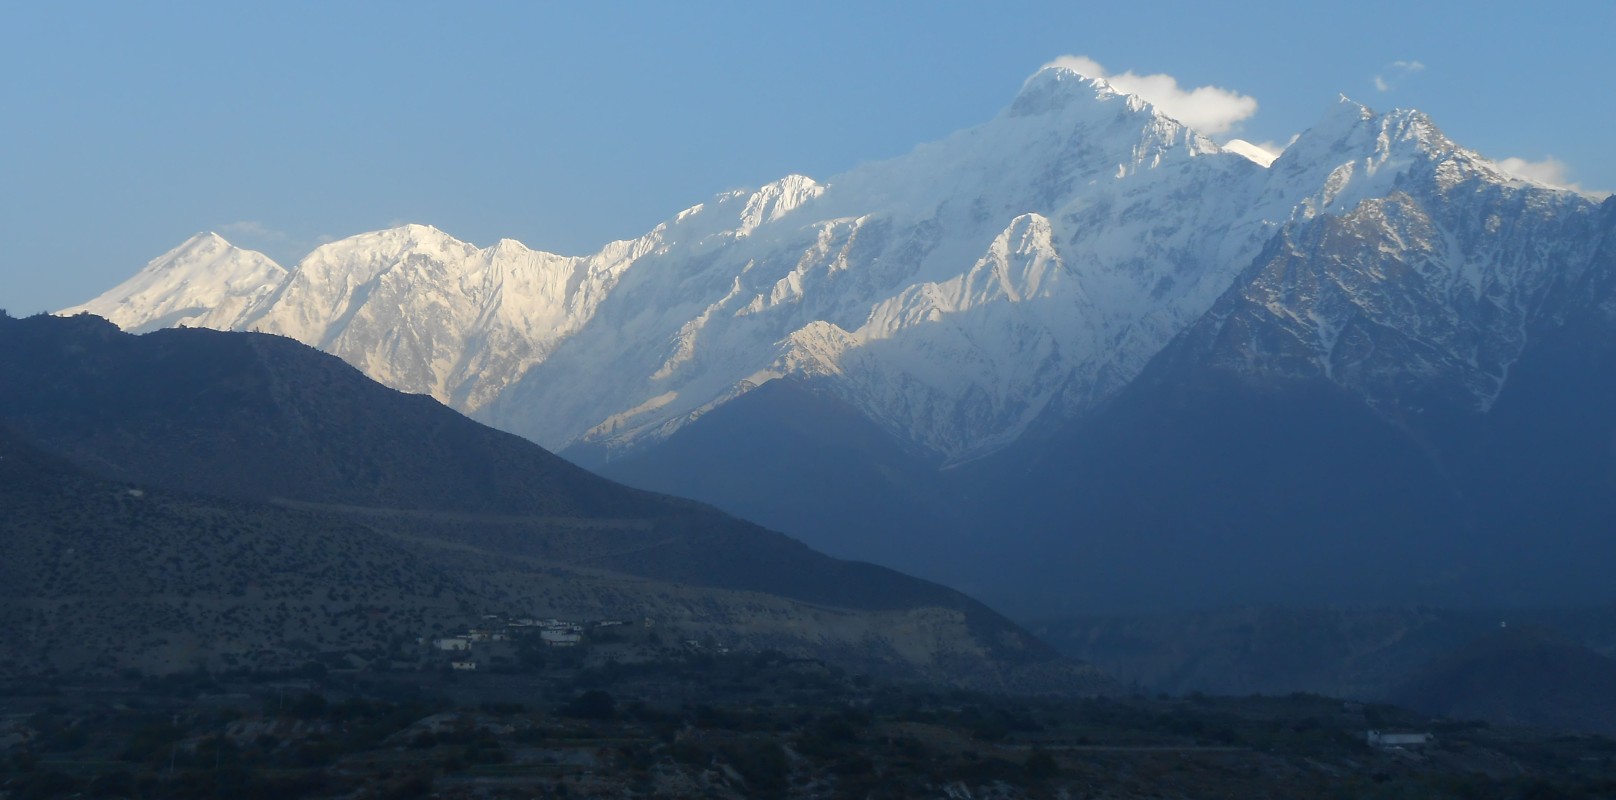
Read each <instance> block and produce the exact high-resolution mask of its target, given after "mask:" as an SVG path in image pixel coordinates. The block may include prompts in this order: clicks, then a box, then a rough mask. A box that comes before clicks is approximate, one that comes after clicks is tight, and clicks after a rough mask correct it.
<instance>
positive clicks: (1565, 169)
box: [1493, 156, 1611, 198]
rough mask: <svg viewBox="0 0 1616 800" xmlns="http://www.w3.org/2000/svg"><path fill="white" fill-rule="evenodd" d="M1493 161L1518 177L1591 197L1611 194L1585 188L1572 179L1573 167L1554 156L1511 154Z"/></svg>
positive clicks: (1500, 167)
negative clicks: (1520, 155)
mask: <svg viewBox="0 0 1616 800" xmlns="http://www.w3.org/2000/svg"><path fill="white" fill-rule="evenodd" d="M1493 163H1494V164H1497V165H1498V168H1499V169H1501V170H1503V171H1505V172H1507V173H1509V174H1511V175H1514V176H1515V177H1517V178H1525V179H1526V180H1529V181H1537V182H1538V183H1545V184H1548V185H1550V186H1554V187H1558V188H1561V189H1570V190H1571V191H1573V192H1576V193H1578V194H1583V195H1587V196H1589V197H1596V198H1597V197H1607V196H1609V195H1610V194H1611V193H1610V192H1608V191H1601V190H1598V189H1585V188H1583V186H1582V184H1580V183H1577V182H1576V181H1573V180H1571V167H1570V166H1569V165H1567V164H1566V163H1565V162H1564V161H1561V160H1560V159H1558V158H1555V157H1554V156H1544V157H1543V158H1541V159H1539V160H1537V161H1529V160H1527V159H1524V158H1517V157H1514V156H1511V157H1509V158H1501V159H1499V160H1497V161H1495V162H1493Z"/></svg>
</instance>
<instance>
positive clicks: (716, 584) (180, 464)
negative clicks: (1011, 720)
mask: <svg viewBox="0 0 1616 800" xmlns="http://www.w3.org/2000/svg"><path fill="white" fill-rule="evenodd" d="M0 456H3V457H4V458H3V459H0V470H3V471H4V472H5V477H6V480H4V481H3V482H0V495H3V498H0V499H3V502H4V504H5V507H6V509H7V510H8V513H7V514H6V515H5V517H4V519H3V520H0V537H3V538H0V550H3V552H0V571H3V572H4V574H5V575H4V577H5V578H6V580H5V581H4V588H3V589H0V618H3V619H4V620H5V622H6V624H5V625H4V626H3V627H0V669H4V670H5V671H6V672H9V673H12V674H33V673H37V672H39V671H49V670H59V671H63V672H79V671H100V672H103V673H112V672H116V671H117V670H119V669H125V668H138V669H141V670H145V671H149V672H175V671H181V670H187V669H191V668H194V667H197V666H202V667H206V668H211V669H230V668H265V669H274V668H285V667H287V666H288V665H295V664H299V663H302V662H303V661H306V660H307V657H308V654H309V653H341V654H345V655H346V656H347V657H349V658H350V661H351V663H354V664H356V665H362V666H364V667H366V668H375V669H385V668H389V667H390V666H391V665H394V664H405V663H415V662H417V661H419V658H417V654H416V653H414V652H413V651H412V650H411V648H413V647H414V645H415V643H416V642H417V640H433V639H437V638H442V637H445V636H451V635H453V634H456V633H465V632H467V631H469V630H471V629H473V628H476V627H478V626H479V625H480V624H481V621H482V620H484V619H485V618H498V619H501V620H507V621H511V620H519V619H527V620H538V619H558V620H564V621H583V620H590V621H604V620H616V621H620V622H628V621H631V622H633V623H634V624H635V625H637V626H639V627H641V628H645V627H647V626H649V627H651V628H653V629H655V630H657V631H658V632H659V634H660V635H661V636H662V637H663V638H664V640H666V641H668V642H680V641H685V640H695V641H707V642H710V643H712V645H713V646H714V647H723V648H727V649H732V650H735V651H761V650H765V649H775V650H779V651H781V652H784V653H787V654H790V655H792V656H794V657H815V658H822V659H824V660H826V661H827V662H830V663H834V664H837V665H839V666H841V667H843V668H848V669H854V670H857V671H860V672H871V673H876V674H888V675H892V676H895V677H904V678H908V679H916V680H922V681H932V682H941V683H943V684H948V685H959V686H973V687H978V688H993V689H1002V690H1012V691H1060V692H1077V693H1080V694H1081V693H1090V692H1094V691H1098V690H1102V689H1104V688H1106V686H1107V685H1108V683H1107V681H1106V679H1104V678H1103V676H1101V675H1100V674H1099V673H1098V672H1097V671H1095V670H1093V669H1092V668H1088V667H1085V666H1083V665H1081V664H1077V663H1075V662H1071V661H1068V660H1066V659H1064V658H1062V657H1060V656H1059V655H1057V654H1056V653H1055V652H1054V651H1053V650H1051V649H1050V648H1048V647H1047V646H1046V645H1044V644H1043V643H1041V642H1039V641H1038V640H1037V639H1036V638H1034V637H1032V636H1031V635H1029V634H1027V633H1026V632H1025V631H1023V630H1021V629H1020V628H1018V627H1016V626H1015V625H1014V624H1012V623H1010V622H1009V621H1007V620H1005V619H1004V618H1003V617H1000V616H999V615H997V614H995V613H994V612H992V611H991V610H989V609H987V608H986V607H984V606H982V605H981V604H979V603H977V602H975V601H973V600H971V599H970V598H968V597H966V596H964V595H962V594H960V593H958V592H955V591H952V590H949V589H946V588H943V587H941V586H937V585H935V584H930V583H927V582H924V581H920V580H916V579H913V578H909V577H907V576H904V575H901V574H899V573H896V572H893V571H891V570H887V569H883V568H880V567H874V566H871V565H868V564H860V563H855V562H847V561H841V560H837V559H833V558H829V557H827V556H824V555H821V554H819V553H816V552H814V551H812V550H809V549H808V548H807V547H805V546H804V545H802V544H801V543H799V542H796V541H794V540H792V539H788V538H786V537H784V536H781V535H779V534H776V533H772V532H770V531H767V530H764V529H762V528H759V527H757V526H754V525H751V524H748V523H746V522H742V521H740V520H737V519H734V518H732V517H728V516H726V515H724V514H722V513H720V512H718V511H716V510H713V509H711V508H709V507H706V506H703V505H700V504H696V503H692V502H689V501H684V500H678V499H675V498H671V497H667V496H663V495H657V494H652V493H648V492H641V491H636V490H631V489H627V488H625V487H622V486H619V485H617V484H613V483H611V482H609V481H606V480H604V479H601V478H598V477H596V476H594V475H591V474H589V473H588V472H585V471H583V470H581V469H578V468H577V467H574V466H572V465H570V464H568V463H567V462H565V461H563V460H561V459H559V458H557V457H555V456H553V455H551V454H550V453H548V452H545V451H544V450H543V449H541V448H539V447H537V446H536V445H533V444H531V443H528V442H526V441H524V440H522V439H519V438H517V437H515V436H511V435H508V434H504V433H500V432H497V431H494V430H492V429H489V428H486V427H484V426H482V425H479V424H477V423H474V422H471V421H470V420H467V419H466V418H464V417H462V416H460V415H459V414H457V413H455V412H453V411H450V410H449V409H447V408H444V407H443V406H441V405H439V404H438V403H436V402H435V401H433V400H431V399H429V398H425V397H419V396H411V395H405V394H402V393H399V392H395V391H392V390H390V389H386V388H384V387H382V386H380V385H378V384H376V383H374V382H372V381H370V380H368V379H366V378H364V377H363V376H362V375H360V374H359V373H358V372H357V371H355V370H354V369H352V368H351V367H348V366H347V365H345V364H343V363H342V362H341V361H339V360H338V359H336V358H334V357H331V356H327V355H324V354H321V353H318V352H316V351H314V350H312V349H310V348H307V347H305V346H303V345H300V344H298V343H296V342H294V341H291V340H289V339H283V338H280V337H274V336H267V335H261V334H244V333H220V332H215V331H205V330H165V331H159V332H155V333H151V334H147V335H144V336H131V335H128V334H124V333H121V332H120V331H118V330H117V328H115V327H114V326H112V325H111V324H109V323H107V322H105V321H103V320H100V319H98V318H95V317H90V316H79V317H73V318H65V319H64V318H56V317H48V316H39V317H33V318H29V319H22V320H18V319H11V318H9V317H0ZM406 644H407V645H408V646H406ZM445 663H446V662H445Z"/></svg>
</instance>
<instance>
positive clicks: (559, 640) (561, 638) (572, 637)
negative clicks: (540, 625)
mask: <svg viewBox="0 0 1616 800" xmlns="http://www.w3.org/2000/svg"><path fill="white" fill-rule="evenodd" d="M539 638H540V639H542V640H543V641H544V643H545V644H547V645H549V646H551V647H572V646H574V645H576V644H578V643H579V642H581V641H583V638H584V637H583V636H581V635H579V634H576V633H573V632H571V631H554V630H545V631H539Z"/></svg>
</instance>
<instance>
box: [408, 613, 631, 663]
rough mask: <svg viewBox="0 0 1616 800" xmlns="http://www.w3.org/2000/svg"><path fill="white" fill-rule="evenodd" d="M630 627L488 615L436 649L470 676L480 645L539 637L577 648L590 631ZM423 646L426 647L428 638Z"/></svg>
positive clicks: (440, 639) (617, 621) (442, 639)
mask: <svg viewBox="0 0 1616 800" xmlns="http://www.w3.org/2000/svg"><path fill="white" fill-rule="evenodd" d="M627 624H628V621H627V620H622V619H602V620H593V621H581V622H580V621H572V620H564V619H556V618H554V617H551V618H548V619H535V618H532V617H507V616H503V615H500V614H487V615H484V616H483V624H482V625H480V626H478V627H475V628H468V629H466V630H464V631H461V632H458V633H452V634H449V635H447V636H441V637H438V638H436V639H433V640H432V647H433V648H435V649H437V650H442V651H446V652H450V653H455V654H456V657H455V658H454V659H453V660H451V661H450V662H449V666H450V669H453V670H456V671H461V672H470V671H475V670H476V669H477V661H476V660H475V659H473V658H472V655H471V654H472V646H473V645H475V644H477V643H479V642H510V641H516V640H519V639H524V638H529V637H533V636H537V637H538V639H539V640H540V641H541V642H543V643H544V645H545V646H546V647H577V646H578V645H580V644H582V643H583V641H584V636H585V634H587V633H588V632H589V631H592V630H601V629H605V628H613V627H618V626H622V625H627ZM651 624H652V623H651V620H650V619H646V620H645V626H646V627H650V626H651ZM422 643H423V644H424V643H425V639H424V638H423V639H422Z"/></svg>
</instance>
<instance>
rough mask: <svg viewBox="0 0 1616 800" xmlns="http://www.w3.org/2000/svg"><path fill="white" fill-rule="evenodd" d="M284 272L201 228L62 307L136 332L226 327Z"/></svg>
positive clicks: (266, 258) (264, 258)
mask: <svg viewBox="0 0 1616 800" xmlns="http://www.w3.org/2000/svg"><path fill="white" fill-rule="evenodd" d="M285 277H286V270H285V269H283V268H282V267H281V266H280V265H279V264H276V263H275V262H274V261H273V260H272V259H270V257H269V256H266V255H264V254H263V253H260V252H257V251H255V250H244V249H242V248H239V247H236V246H235V245H233V244H231V243H229V242H227V241H225V239H224V237H222V236H220V235H219V234H217V233H212V232H204V233H198V234H196V235H194V236H192V237H191V238H189V239H186V240H185V241H184V242H183V243H181V244H180V245H179V246H178V247H175V248H174V249H172V250H170V251H168V252H166V253H164V254H162V255H160V256H158V257H157V258H154V259H152V260H151V261H150V262H148V263H147V264H146V266H145V268H143V269H141V270H140V271H139V272H138V273H136V274H135V275H134V276H133V277H131V278H130V279H129V280H127V281H124V282H123V283H121V284H118V285H117V286H114V287H113V288H112V289H111V290H109V291H107V292H106V293H104V294H102V295H101V296H100V297H97V298H96V299H94V300H92V301H90V302H88V303H85V304H84V305H81V306H75V307H73V308H69V309H66V310H64V311H63V312H62V313H64V314H73V313H79V312H89V313H91V314H96V315H99V316H101V317H105V318H106V319H108V320H111V321H112V322H113V323H115V324H117V325H119V326H121V327H123V328H125V329H127V330H130V331H134V332H144V331H149V330H155V329H157V328H167V327H173V326H177V325H188V326H197V327H207V328H229V327H230V324H231V323H232V322H233V321H234V320H235V318H236V317H238V316H239V315H240V314H241V313H243V312H244V311H246V310H247V309H249V308H251V307H253V306H254V305H256V304H257V303H258V302H259V301H261V300H263V299H264V298H265V297H267V296H269V294H270V293H272V292H273V290H274V288H275V287H276V286H277V285H279V284H280V282H281V281H282V280H283V279H285Z"/></svg>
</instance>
